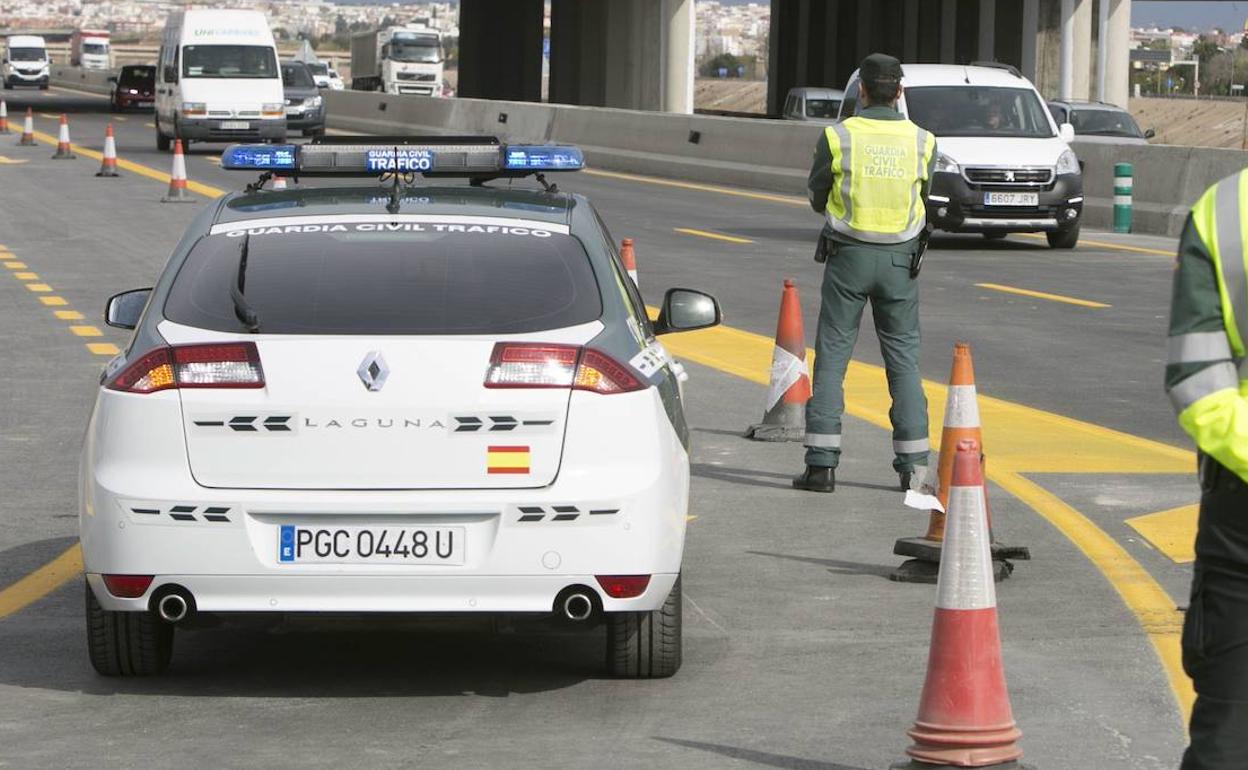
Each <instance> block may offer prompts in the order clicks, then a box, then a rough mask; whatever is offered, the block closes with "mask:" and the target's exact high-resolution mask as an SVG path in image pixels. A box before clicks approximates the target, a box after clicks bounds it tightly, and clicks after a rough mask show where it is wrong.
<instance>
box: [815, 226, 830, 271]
mask: <svg viewBox="0 0 1248 770" xmlns="http://www.w3.org/2000/svg"><path fill="white" fill-rule="evenodd" d="M831 252H832V241H831V239H829V238H828V236H826V235H824V234H823V233H819V239H818V240H817V241H815V262H818V263H819V264H821V265H822V264H823V263H824V262H827V261H828V255H829V254H830V253H831Z"/></svg>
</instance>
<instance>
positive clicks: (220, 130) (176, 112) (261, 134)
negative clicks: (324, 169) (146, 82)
mask: <svg viewBox="0 0 1248 770" xmlns="http://www.w3.org/2000/svg"><path fill="white" fill-rule="evenodd" d="M157 65H158V66H157V67H156V146H157V148H159V149H161V150H167V149H169V146H170V144H172V141H173V139H174V138H175V137H177V138H179V139H181V140H182V142H183V144H189V143H190V142H191V141H192V140H194V141H208V142H236V141H257V140H260V141H274V142H284V141H286V103H285V97H284V96H283V94H282V74H281V70H280V69H279V68H278V65H277V46H276V45H275V44H274V42H273V33H272V31H271V30H270V29H269V23H268V21H267V20H266V19H265V16H264V14H263V13H261V12H259V11H236V10H190V11H185V12H182V13H177V12H175V13H171V14H170V15H169V21H168V23H167V24H166V25H165V35H164V39H163V41H162V42H161V46H160V55H159V60H158V63H157Z"/></svg>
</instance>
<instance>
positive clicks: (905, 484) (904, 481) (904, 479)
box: [897, 471, 914, 492]
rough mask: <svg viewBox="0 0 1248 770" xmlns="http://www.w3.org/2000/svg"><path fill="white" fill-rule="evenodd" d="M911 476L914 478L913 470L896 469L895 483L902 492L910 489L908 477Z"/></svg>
mask: <svg viewBox="0 0 1248 770" xmlns="http://www.w3.org/2000/svg"><path fill="white" fill-rule="evenodd" d="M912 478H914V471H897V482H898V484H897V485H898V487H900V488H901V491H902V492H909V491H910V479H912Z"/></svg>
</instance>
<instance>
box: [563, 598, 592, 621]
mask: <svg viewBox="0 0 1248 770" xmlns="http://www.w3.org/2000/svg"><path fill="white" fill-rule="evenodd" d="M593 614H594V602H593V600H592V599H590V598H589V596H588V595H587V594H583V593H575V594H568V597H567V598H566V599H564V600H563V616H564V617H565V618H567V619H568V620H576V621H581V620H589V616H590V615H593Z"/></svg>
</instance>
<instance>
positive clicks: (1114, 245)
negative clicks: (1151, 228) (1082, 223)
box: [1014, 233, 1175, 257]
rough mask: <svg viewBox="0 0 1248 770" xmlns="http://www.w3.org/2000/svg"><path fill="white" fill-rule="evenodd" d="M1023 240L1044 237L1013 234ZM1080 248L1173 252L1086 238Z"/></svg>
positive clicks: (1144, 252)
mask: <svg viewBox="0 0 1248 770" xmlns="http://www.w3.org/2000/svg"><path fill="white" fill-rule="evenodd" d="M1014 234H1015V235H1018V236H1020V237H1023V238H1031V239H1032V240H1041V241H1043V240H1045V236H1043V235H1038V234H1037V233H1014ZM1079 245H1080V246H1096V247H1098V248H1102V249H1115V250H1117V251H1134V252H1135V253H1137V254H1158V255H1160V256H1163V257H1173V256H1174V255H1175V252H1173V251H1165V250H1163V249H1150V248H1148V247H1146V246H1128V245H1127V244H1125V243H1110V242H1109V241H1090V240H1088V239H1087V238H1080V239H1079Z"/></svg>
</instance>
